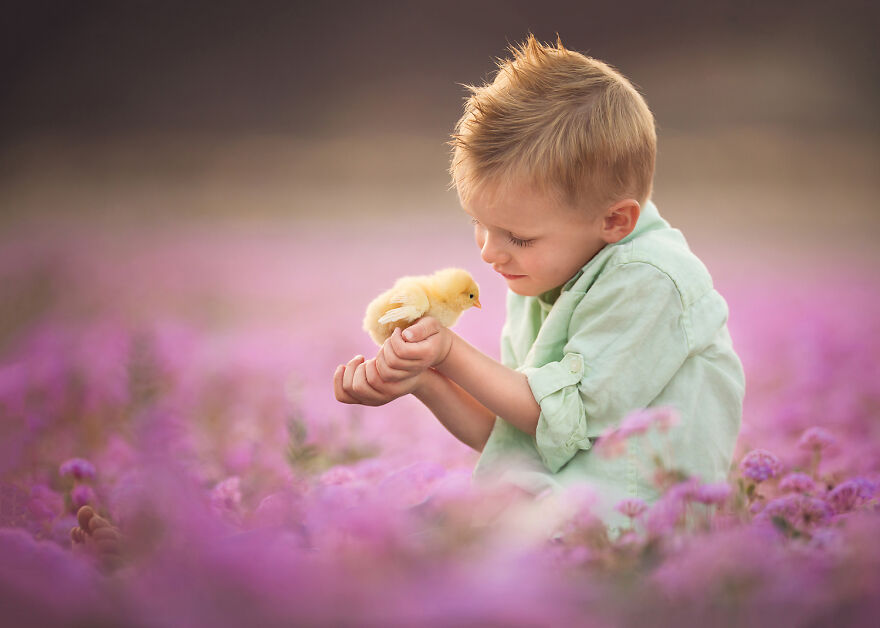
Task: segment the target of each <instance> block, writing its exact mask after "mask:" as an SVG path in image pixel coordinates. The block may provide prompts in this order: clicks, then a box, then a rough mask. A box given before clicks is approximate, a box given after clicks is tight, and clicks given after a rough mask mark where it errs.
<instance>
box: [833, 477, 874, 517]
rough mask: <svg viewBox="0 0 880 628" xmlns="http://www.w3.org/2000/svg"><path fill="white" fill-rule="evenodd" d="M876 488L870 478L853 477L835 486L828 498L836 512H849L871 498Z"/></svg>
mask: <svg viewBox="0 0 880 628" xmlns="http://www.w3.org/2000/svg"><path fill="white" fill-rule="evenodd" d="M876 490H877V487H876V485H875V484H874V483H873V482H871V481H870V480H866V479H865V478H853V479H851V480H847V481H846V482H842V483H840V484H838V485H837V486H836V487H834V490H832V491H831V492H830V493H828V497H827V500H828V503H829V504H830V505H831V507H832V508H834V510H835V512H838V513H842V512H847V511H850V510H853V509H854V508H858V507H859V506H861V505H862V504H864V503H865V502H866V501H868V500H869V499H871V497H873V496H874V493H875V492H876Z"/></svg>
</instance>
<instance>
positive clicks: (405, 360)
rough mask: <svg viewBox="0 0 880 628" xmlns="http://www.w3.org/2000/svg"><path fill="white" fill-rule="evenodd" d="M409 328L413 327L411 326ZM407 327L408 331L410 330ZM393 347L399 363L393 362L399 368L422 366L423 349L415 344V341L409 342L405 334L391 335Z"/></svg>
mask: <svg viewBox="0 0 880 628" xmlns="http://www.w3.org/2000/svg"><path fill="white" fill-rule="evenodd" d="M409 329H412V327H410V328H409ZM409 329H407V331H409ZM390 340H391V349H392V350H393V351H394V355H396V356H397V358H398V360H399V363H398V364H393V365H394V366H396V367H398V368H407V367H410V366H411V367H419V366H422V364H421V362H420V359H419V358H420V357H421V351H422V350H421V349H420V348H419V347H417V346H415V341H412V342H407V341H406V340H404V339H403V334H398V335H397V336H392V337H391V339H390Z"/></svg>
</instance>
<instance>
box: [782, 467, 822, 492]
mask: <svg viewBox="0 0 880 628" xmlns="http://www.w3.org/2000/svg"><path fill="white" fill-rule="evenodd" d="M815 489H816V483H815V482H813V478H811V477H810V476H809V475H807V474H806V473H799V472H795V473H789V474H788V475H786V476H785V477H784V478H782V481H781V482H780V483H779V490H781V491H782V492H783V493H807V492H810V491H813V490H815Z"/></svg>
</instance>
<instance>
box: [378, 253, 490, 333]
mask: <svg viewBox="0 0 880 628" xmlns="http://www.w3.org/2000/svg"><path fill="white" fill-rule="evenodd" d="M471 306H475V307H480V287H479V286H478V285H477V282H475V281H474V278H473V277H471V274H470V273H469V272H467V271H466V270H462V269H460V268H444V269H443V270H438V271H437V272H436V273H434V274H433V275H417V276H412V277H401V278H400V279H398V280H397V281H396V282H394V286H393V287H392V288H391V289H390V290H386V291H385V292H383V293H382V294H380V295H379V296H378V297H376V298H375V299H373V300H372V301H371V302H370V304H369V305H368V306H367V313H366V316H364V330H366V332H367V333H368V334H370V338H372V339H373V341H374V342H375V343H376V344H377V345H380V346H381V345H382V343H383V342H385V340H386V339H387V338H388V337H389V336H390V335H391V334H392V333H394V329H395V327H400V328H401V329H405V328H407V327H409V326H410V325H411V324H412V323H413V322H414V321H415V320H416V319H418V318H421V317H422V316H433V317H434V318H436V319H437V320H438V321H439V322H440V324H441V325H443V326H444V327H451V326H452V325H454V324H455V321H457V320H458V317H459V316H461V313H462V312H463V311H465V310H466V309H468V308H469V307H471Z"/></svg>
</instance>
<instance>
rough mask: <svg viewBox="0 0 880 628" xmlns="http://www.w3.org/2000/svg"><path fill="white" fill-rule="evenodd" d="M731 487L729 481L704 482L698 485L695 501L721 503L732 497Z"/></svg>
mask: <svg viewBox="0 0 880 628" xmlns="http://www.w3.org/2000/svg"><path fill="white" fill-rule="evenodd" d="M730 493H731V488H730V484H728V483H727V482H715V483H713V484H703V485H701V486H699V487H697V490H696V491H695V492H694V496H693V499H694V501H697V502H700V503H701V504H717V505H721V504H723V503H724V502H726V501H727V498H728V497H730Z"/></svg>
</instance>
